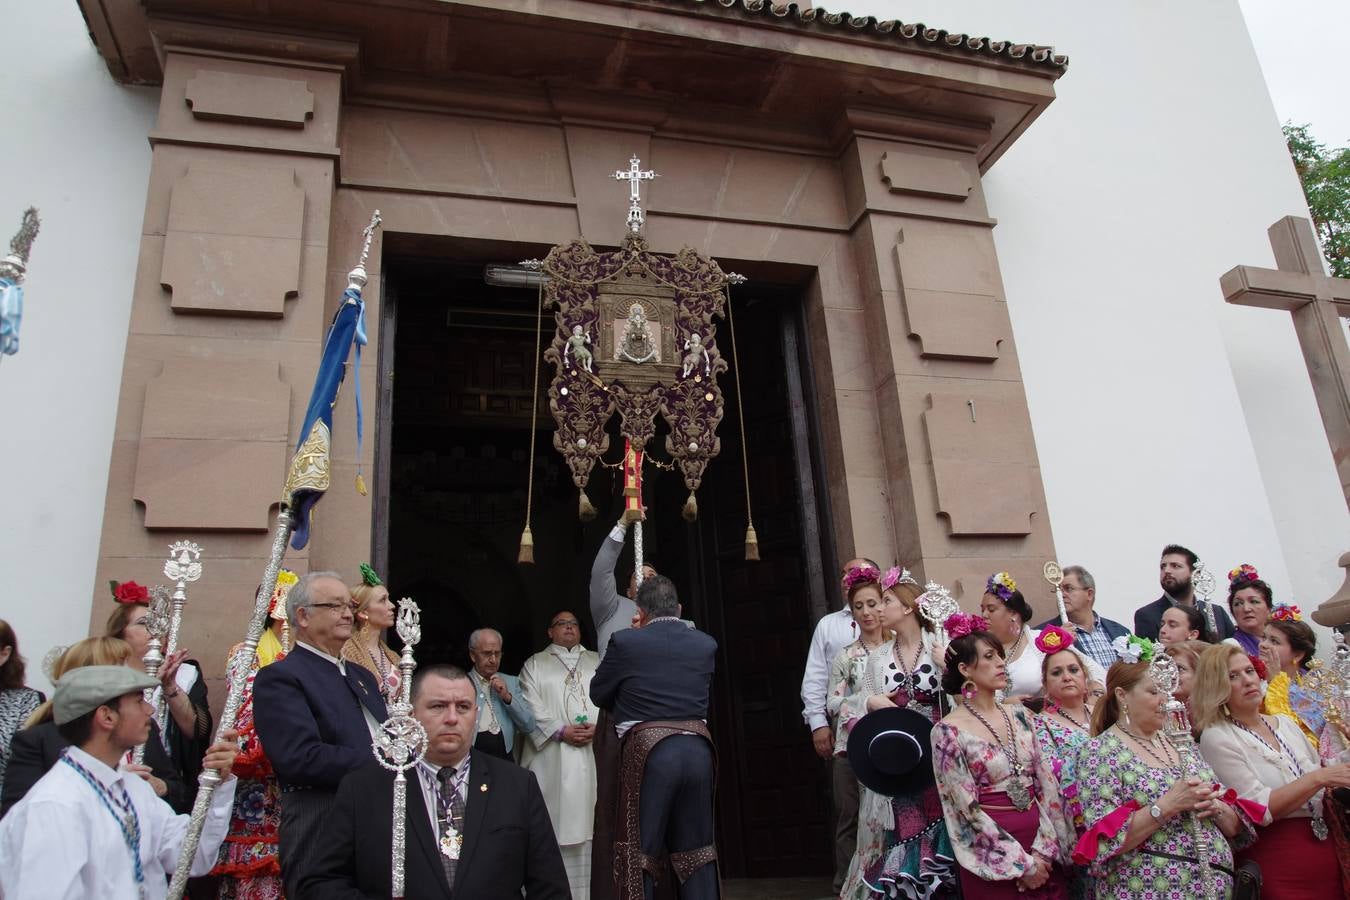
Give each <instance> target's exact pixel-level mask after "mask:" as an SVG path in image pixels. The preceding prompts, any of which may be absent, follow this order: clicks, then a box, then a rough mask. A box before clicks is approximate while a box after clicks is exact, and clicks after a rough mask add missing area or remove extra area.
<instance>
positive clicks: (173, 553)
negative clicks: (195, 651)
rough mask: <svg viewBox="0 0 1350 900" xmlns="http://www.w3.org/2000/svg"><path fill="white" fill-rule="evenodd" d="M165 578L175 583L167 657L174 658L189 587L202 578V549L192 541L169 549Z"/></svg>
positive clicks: (165, 565) (179, 543)
mask: <svg viewBox="0 0 1350 900" xmlns="http://www.w3.org/2000/svg"><path fill="white" fill-rule="evenodd" d="M164 577H165V578H167V579H169V580H170V581H172V582H173V583H174V587H173V619H172V620H171V621H170V622H169V643H168V645H167V647H166V648H165V650H164V655H165V656H173V653H174V651H175V650H177V649H178V629H179V627H180V626H182V624H183V604H185V603H187V586H188V584H189V583H190V582H193V581H196V580H197V579H198V578H201V577H202V548H201V547H199V546H197V545H196V544H194V543H193V542H192V541H177V542H176V543H174V544H172V545H170V547H169V558H168V559H166V560H164Z"/></svg>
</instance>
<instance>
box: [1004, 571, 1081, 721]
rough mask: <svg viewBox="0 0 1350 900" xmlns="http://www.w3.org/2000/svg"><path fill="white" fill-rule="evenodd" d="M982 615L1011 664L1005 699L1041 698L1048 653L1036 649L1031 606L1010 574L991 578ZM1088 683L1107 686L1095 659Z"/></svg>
mask: <svg viewBox="0 0 1350 900" xmlns="http://www.w3.org/2000/svg"><path fill="white" fill-rule="evenodd" d="M980 615H982V616H983V617H984V619H985V621H986V622H988V623H989V632H990V634H992V635H993V636H994V637H996V638H998V639H999V641H1001V642H1002V644H1003V653H1004V658H1005V659H1006V660H1007V665H1008V687H1007V689H1006V690H1005V691H1004V694H1003V696H1004V697H1005V698H1007V699H1009V700H1015V699H1021V698H1024V697H1039V696H1041V662H1042V660H1044V659H1045V654H1044V653H1043V652H1041V651H1040V650H1039V649H1037V647H1036V633H1035V632H1034V631H1032V630H1031V626H1030V625H1029V624H1028V623H1029V622H1030V621H1031V615H1032V614H1031V604H1029V603H1027V600H1026V598H1025V597H1023V596H1022V592H1021V591H1019V590H1018V589H1017V582H1016V581H1014V580H1013V577H1012V575H1010V574H1009V573H1007V572H997V573H995V574H993V575H990V576H989V581H988V582H987V583H986V584H985V588H984V596H983V597H982V598H981V599H980ZM1086 662H1087V664H1088V676H1089V678H1088V680H1089V682H1091V683H1094V684H1096V685H1098V686H1100V685H1103V684H1105V683H1106V670H1105V669H1103V668H1102V667H1101V664H1100V663H1098V662H1097V661H1096V660H1091V659H1088V660H1086Z"/></svg>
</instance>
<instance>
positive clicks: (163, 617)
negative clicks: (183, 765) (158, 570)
mask: <svg viewBox="0 0 1350 900" xmlns="http://www.w3.org/2000/svg"><path fill="white" fill-rule="evenodd" d="M150 595H151V597H152V598H153V599H152V600H151V601H150V608H149V611H148V612H146V614H145V618H143V619H141V626H142V627H144V628H145V630H146V632H147V633H149V635H150V646H148V647H147V648H146V649H145V656H142V657H141V662H142V663H143V664H144V665H145V674H147V675H149V676H150V677H151V678H158V677H159V667H160V666H162V665H163V664H164V653H163V652H162V650H161V646H162V645H161V640H162V639H163V637H164V633H165V632H166V631H168V629H169V592H168V590H166V589H165V588H164V587H163V586H161V585H156V586H155V587H154V588H153V589H152V590H151V592H150ZM143 696H144V697H145V702H146V703H149V704H150V705H151V706H154V707H155V710H156V712H155V719H156V721H158V722H159V728H160V732H159V735H160V740H163V739H164V721H163V720H162V719H161V718H160V716H159V710H161V709H163V708H164V703H165V700H164V688H163V687H158V688H146V689H145V692H144V695H143ZM131 761H132V762H133V763H135V764H136V765H138V766H140V765H144V764H145V745H144V744H137V745H136V750H135V751H134V752H133V753H132V755H131Z"/></svg>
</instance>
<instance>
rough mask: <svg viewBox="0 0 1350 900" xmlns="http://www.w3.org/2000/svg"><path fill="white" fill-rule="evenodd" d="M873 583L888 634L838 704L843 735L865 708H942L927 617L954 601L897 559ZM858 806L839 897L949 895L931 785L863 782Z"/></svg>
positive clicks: (949, 870)
mask: <svg viewBox="0 0 1350 900" xmlns="http://www.w3.org/2000/svg"><path fill="white" fill-rule="evenodd" d="M878 587H879V588H880V589H881V601H882V602H881V625H882V627H883V628H885V629H886V630H887V631H888V632H891V633H893V637H891V638H889V639H888V640H886V641H885V642H883V643H882V645H881V646H880V647H877V648H876V649H875V650H872V651H871V652H869V653H868V654H867V656H866V658H865V659H864V661H863V666H862V671H861V684H860V686H859V688H858V690H857V691H856V692H855V693H853V694H852V695H851V696H850V697H848V698H847V699H845V700H844V701H843V703H842V704H841V705H840V715H839V731H840V737H841V739H842V740H843V741H845V743H846V742H847V738H848V735H849V734H851V732H852V729H853V726H854V725H856V724H857V723H858V722H859V721H861V720H862V719H863V718H864V717H865V716H866V715H867V714H868V713H871V712H875V711H878V710H884V709H893V708H896V707H901V708H905V709H910V710H914V711H916V712H918V713H920V714H921V715H922V716H924V717H925V718H927V719H928V720H929V721H930V722H937V721H938V720H939V719H941V718H942V715H943V713H944V712H945V711H946V709H947V699H946V697H945V696H944V695H943V693H942V671H941V669H940V668H938V660H937V659H936V658H935V654H940V653H941V651H942V646H941V645H940V644H938V643H937V640H936V638H935V629H934V624H933V621H932V618H930V617H931V616H934V615H935V611H936V610H939V609H941V608H942V603H943V601H944V600H945V602H946V603H949V604H950V605H951V606H953V607H954V606H955V601H952V600H950V598H949V596H948V595H947V594H946V592H945V591H944V590H943V589H942V588H941V586H940V585H935V584H934V585H929V591H928V592H923V593H921V592H920V588H919V583H918V582H917V581H916V580H915V579H914V577H913V576H912V575H910V573H909V570H908V569H904V568H901V567H899V566H896V567H893V568H891V569H890V570H889V571H887V572H886V574H884V575H882V576H881V580H880V582H879V584H878ZM858 809H859V812H858V844H857V849H856V851H855V852H854V854H853V860H852V862H851V863H850V865H849V870H848V877H847V879H846V880H845V882H844V887H843V890H842V891H841V892H840V895H839V896H840V897H841V898H843V900H871V898H877V897H888V898H905V900H934V898H946V897H953V896H955V889H956V873H955V869H954V866H953V863H954V862H955V859H954V857H953V856H952V850H951V842H950V841H949V840H948V838H947V828H946V825H945V823H944V821H943V814H942V801H941V800H940V799H939V797H938V792H937V787H936V785H934V784H932V783H931V782H930V783H927V784H925V785H923V786H913V785H911V786H908V787H905V788H901V789H899V790H896V791H894V792H891V791H881V790H880V789H877V790H873V789H872V788H868V787H866V786H864V787H863V789H862V793H861V798H860V803H859V807H858Z"/></svg>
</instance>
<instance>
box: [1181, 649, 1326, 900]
mask: <svg viewBox="0 0 1350 900" xmlns="http://www.w3.org/2000/svg"><path fill="white" fill-rule="evenodd" d="M1191 706H1192V708H1193V709H1194V710H1195V717H1196V723H1195V724H1196V727H1197V728H1198V729H1199V730H1200V750H1201V752H1202V753H1203V754H1204V757H1205V759H1206V760H1207V761H1208V762H1209V764H1210V765H1211V766H1213V767H1214V772H1215V774H1217V775H1218V777H1219V780H1220V781H1222V782H1223V783H1224V784H1226V785H1228V786H1229V787H1230V788H1232V789H1233V790H1235V791H1236V792H1237V794H1238V796H1239V797H1242V798H1243V799H1244V800H1247V801H1250V802H1252V803H1254V804H1259V807H1262V808H1264V810H1263V811H1264V815H1263V816H1262V817H1261V818H1260V824H1261V828H1260V840H1258V841H1257V842H1256V843H1255V844H1254V845H1253V846H1251V847H1250V848H1248V849H1246V850H1244V851H1243V852H1242V853H1241V854H1239V860H1240V861H1241V860H1247V859H1250V860H1253V861H1255V862H1256V863H1257V864H1258V865H1260V867H1261V880H1262V889H1261V896H1262V897H1263V898H1264V900H1303V898H1306V900H1314V898H1325V897H1343V896H1345V894H1344V892H1343V885H1342V881H1341V870H1340V866H1339V864H1338V863H1337V861H1336V853H1335V849H1334V848H1333V846H1332V844H1331V843H1330V842H1329V841H1328V840H1327V834H1328V829H1327V824H1326V819H1325V817H1324V812H1323V792H1324V791H1325V790H1326V789H1327V788H1336V787H1346V786H1350V765H1343V764H1342V765H1332V766H1325V767H1324V766H1322V765H1321V763H1320V761H1319V760H1318V758H1317V752H1316V751H1315V750H1314V749H1313V746H1312V744H1311V743H1310V742H1309V741H1308V739H1307V737H1305V736H1304V734H1303V732H1301V731H1300V730H1299V728H1298V725H1296V724H1295V723H1294V722H1293V720H1291V719H1287V718H1285V717H1284V716H1267V715H1262V713H1261V676H1260V675H1258V674H1257V672H1256V667H1255V665H1253V663H1252V660H1251V658H1250V657H1249V656H1247V654H1246V653H1244V652H1242V648H1241V647H1237V646H1234V645H1232V644H1217V645H1215V646H1213V647H1211V648H1209V649H1208V650H1206V651H1205V652H1204V654H1203V655H1202V656H1201V657H1200V665H1199V666H1198V667H1197V669H1196V672H1195V680H1194V683H1193V684H1192V686H1191Z"/></svg>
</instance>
